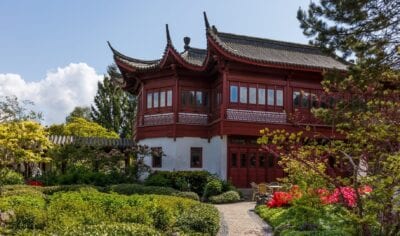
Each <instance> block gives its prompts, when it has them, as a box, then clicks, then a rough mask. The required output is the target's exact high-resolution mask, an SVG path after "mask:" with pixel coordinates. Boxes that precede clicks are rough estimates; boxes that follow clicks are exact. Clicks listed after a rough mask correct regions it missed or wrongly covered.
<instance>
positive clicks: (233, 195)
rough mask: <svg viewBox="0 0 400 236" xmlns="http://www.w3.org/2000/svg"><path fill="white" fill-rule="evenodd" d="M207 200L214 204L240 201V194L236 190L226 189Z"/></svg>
mask: <svg viewBox="0 0 400 236" xmlns="http://www.w3.org/2000/svg"><path fill="white" fill-rule="evenodd" d="M209 200H210V202H211V203H214V204H221V203H232V202H238V201H240V195H239V193H238V192H236V191H228V192H225V193H222V194H220V195H216V196H212V197H210V199H209Z"/></svg>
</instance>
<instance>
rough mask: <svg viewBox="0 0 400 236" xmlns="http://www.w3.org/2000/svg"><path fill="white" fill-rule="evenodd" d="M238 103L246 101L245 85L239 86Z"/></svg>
mask: <svg viewBox="0 0 400 236" xmlns="http://www.w3.org/2000/svg"><path fill="white" fill-rule="evenodd" d="M240 103H247V87H244V86H240Z"/></svg>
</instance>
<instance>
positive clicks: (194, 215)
mask: <svg viewBox="0 0 400 236" xmlns="http://www.w3.org/2000/svg"><path fill="white" fill-rule="evenodd" d="M177 226H178V227H179V228H180V229H181V230H182V231H183V232H185V233H189V234H190V233H194V232H200V233H202V234H203V235H204V234H206V235H216V234H217V232H218V229H219V213H218V210H217V209H216V208H215V207H213V206H212V205H209V204H204V203H202V204H199V205H195V206H193V207H192V208H190V209H186V210H185V211H184V212H183V214H182V215H180V217H179V218H178V221H177Z"/></svg>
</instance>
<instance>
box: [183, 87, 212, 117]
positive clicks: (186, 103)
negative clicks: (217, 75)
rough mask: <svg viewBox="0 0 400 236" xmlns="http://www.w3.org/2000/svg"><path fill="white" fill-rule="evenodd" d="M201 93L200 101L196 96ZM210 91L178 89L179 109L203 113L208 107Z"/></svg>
mask: <svg viewBox="0 0 400 236" xmlns="http://www.w3.org/2000/svg"><path fill="white" fill-rule="evenodd" d="M199 94H200V95H201V102H199V101H198V96H199ZM209 96H210V92H209V90H208V89H193V88H181V89H180V104H179V107H180V108H179V109H180V110H181V111H189V112H202V113H205V112H207V111H208V109H209V107H210V97H209Z"/></svg>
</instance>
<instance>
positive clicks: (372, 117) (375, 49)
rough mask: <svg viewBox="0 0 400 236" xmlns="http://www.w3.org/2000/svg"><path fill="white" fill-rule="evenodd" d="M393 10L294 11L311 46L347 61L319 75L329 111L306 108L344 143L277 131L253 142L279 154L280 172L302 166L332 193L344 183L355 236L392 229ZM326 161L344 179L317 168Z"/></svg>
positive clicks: (349, 4)
mask: <svg viewBox="0 0 400 236" xmlns="http://www.w3.org/2000/svg"><path fill="white" fill-rule="evenodd" d="M398 9H400V2H399V1H383V0H370V1H367V0H342V1H334V0H321V1H320V3H319V4H318V3H311V4H310V6H309V9H308V11H303V10H301V9H300V10H299V11H298V19H299V20H300V23H301V27H302V28H303V30H304V31H303V32H304V34H305V35H307V36H309V37H311V38H312V40H311V43H312V44H314V45H317V46H320V47H323V48H325V50H326V51H327V52H329V53H338V54H339V55H340V57H342V58H343V59H346V58H347V59H348V58H354V59H355V64H349V70H348V72H347V73H343V72H338V71H328V72H326V73H325V78H324V81H323V87H324V90H325V91H326V93H327V95H328V96H334V97H335V98H336V102H335V105H334V106H333V107H332V108H325V109H323V108H319V109H314V110H313V114H314V115H315V116H316V117H317V118H319V119H321V120H323V121H324V122H325V123H326V124H330V125H331V127H332V130H333V132H334V133H339V134H341V135H342V137H344V140H337V139H334V138H332V137H326V136H323V135H322V134H318V133H314V135H313V136H311V138H310V137H306V136H304V135H302V134H293V133H292V134H291V133H287V132H285V131H264V133H263V137H262V138H261V139H260V143H261V144H263V146H264V148H266V149H267V150H269V151H271V152H273V153H275V154H276V155H277V156H282V160H281V162H280V163H281V165H283V167H284V168H286V170H289V171H290V170H293V169H296V168H297V169H303V170H304V169H305V168H307V170H310V171H308V173H307V176H308V175H311V174H313V175H314V176H318V177H319V179H320V180H324V181H325V182H327V183H329V185H331V186H332V187H340V186H343V185H346V184H349V183H351V184H352V185H353V189H355V190H356V191H355V194H356V207H354V208H351V209H350V212H351V213H352V216H351V217H352V218H353V219H354V220H355V221H356V223H357V225H359V227H358V228H357V229H358V232H359V234H361V235H371V234H372V232H373V231H374V232H377V234H379V235H394V234H396V233H397V232H399V230H400V223H399V222H400V218H399V216H400V209H399V208H398V203H399V201H400V199H399V194H398V191H399V188H400V174H399V173H400V172H399V170H400V125H399V124H400V72H399V68H400V54H399V44H400V11H399V10H398ZM310 128H311V127H310ZM313 130H314V129H313ZM308 131H310V130H308ZM329 158H335V160H336V164H334V165H338V164H339V163H341V165H342V166H341V169H343V168H344V167H346V168H347V170H348V171H350V175H347V178H340V177H338V176H333V177H332V176H329V175H327V174H326V172H325V170H324V168H321V165H320V164H321V163H322V164H324V163H325V165H326V162H327V160H328V159H329ZM296 166H297V167H296ZM293 173H294V172H292V174H293ZM299 175H300V174H298V176H299ZM289 177H290V174H289ZM293 179H295V178H292V180H293ZM311 179H312V178H311ZM309 182H310V183H308V185H310V184H312V183H313V182H312V181H309ZM321 182H323V181H321ZM314 183H315V182H314ZM364 184H368V185H370V186H372V187H373V192H372V194H371V195H369V196H366V197H363V198H361V197H360V194H359V192H358V191H357V189H359V188H360V186H362V185H364Z"/></svg>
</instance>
